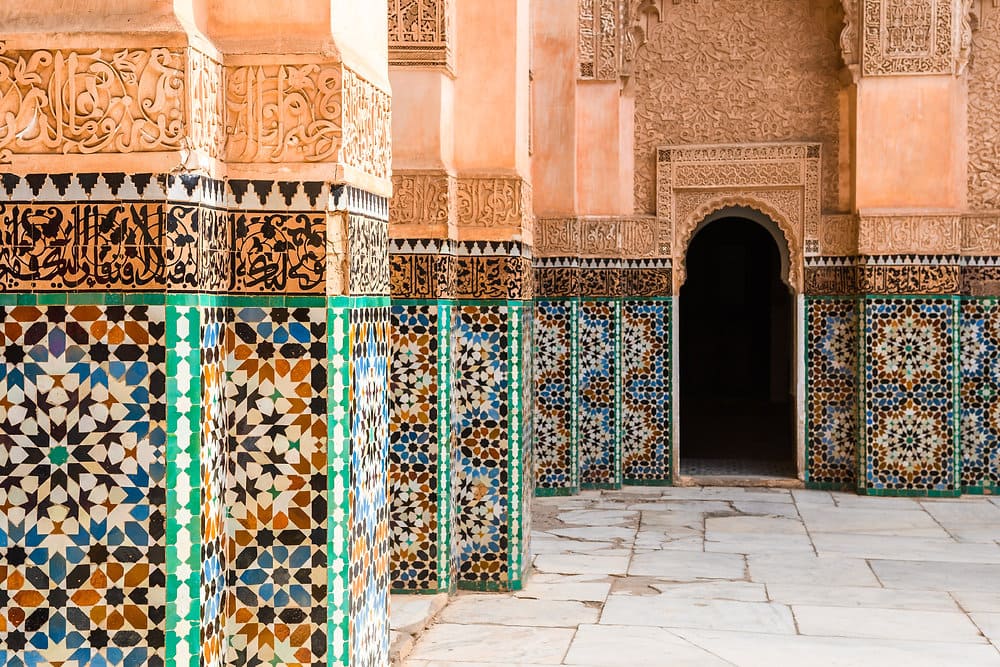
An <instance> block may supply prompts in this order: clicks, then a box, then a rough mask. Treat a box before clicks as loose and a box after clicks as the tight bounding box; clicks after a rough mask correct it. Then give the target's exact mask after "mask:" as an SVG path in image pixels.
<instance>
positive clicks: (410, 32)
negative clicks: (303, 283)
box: [388, 0, 458, 594]
mask: <svg viewBox="0 0 1000 667" xmlns="http://www.w3.org/2000/svg"><path fill="white" fill-rule="evenodd" d="M408 7H411V5H409V4H407V3H404V2H392V3H390V6H389V31H388V34H389V64H390V78H391V80H392V83H393V88H394V90H396V91H397V94H396V96H395V97H394V99H393V104H394V108H395V113H394V114H393V142H394V152H393V199H392V204H391V210H392V214H391V221H390V228H389V235H390V261H391V272H392V275H391V293H392V314H391V317H392V340H391V348H390V356H391V364H390V365H391V377H390V394H391V406H390V446H389V483H390V526H391V530H392V535H393V544H392V551H391V554H390V558H391V563H390V566H391V586H392V590H393V591H394V592H399V593H415V594H434V593H441V592H451V591H453V590H454V589H455V584H456V576H455V574H456V568H457V553H458V552H457V547H456V543H455V540H456V536H457V532H456V530H455V529H456V519H457V517H456V506H455V493H456V486H455V484H454V476H455V456H456V452H455V449H454V428H453V423H452V416H453V410H452V402H453V400H454V396H453V388H454V383H455V378H454V361H453V349H452V348H453V338H452V326H453V318H454V312H455V308H454V285H453V283H454V270H455V266H454V262H455V256H454V253H455V241H454V239H455V223H456V216H457V207H458V200H457V194H458V191H457V190H458V186H457V182H456V179H455V168H454V155H453V153H454V136H453V131H454V130H453V123H454V111H455V109H454V106H455V104H454V77H455V28H456V26H455V15H454V11H455V3H454V2H452V1H451V0H447V1H445V0H442V1H440V2H435V3H429V4H428V6H427V11H428V12H430V14H429V15H428V19H429V20H427V21H420V22H413V21H412V20H411V19H410V18H408V16H409V15H408V14H406V10H407V8H408Z"/></svg>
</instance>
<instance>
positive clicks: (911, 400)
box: [864, 297, 960, 493]
mask: <svg viewBox="0 0 1000 667" xmlns="http://www.w3.org/2000/svg"><path fill="white" fill-rule="evenodd" d="M957 311H958V309H957V302H956V301H955V300H954V299H953V298H950V297H927V298H923V297H920V298H898V297H897V298H883V297H868V298H866V300H865V344H864V353H865V386H864V393H865V404H864V410H865V428H864V438H865V440H864V441H865V443H866V448H865V453H864V465H865V488H866V490H868V491H869V492H872V491H874V492H902V493H913V492H925V493H926V492H936V493H948V492H957V490H958V488H959V484H960V480H959V479H958V474H957V468H958V461H957V458H958V456H957V433H956V428H955V427H956V409H955V408H956V406H955V403H956V400H955V399H956V393H957V391H956V390H957V385H956V382H957V369H956V367H955V364H954V363H953V360H954V359H955V356H956V354H955V353H956V352H957V339H956V337H957V336H958V332H957V331H956V328H957V327H956V324H957V316H958V313H957Z"/></svg>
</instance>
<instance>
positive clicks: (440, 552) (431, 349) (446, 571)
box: [389, 300, 455, 593]
mask: <svg viewBox="0 0 1000 667" xmlns="http://www.w3.org/2000/svg"><path fill="white" fill-rule="evenodd" d="M452 312H453V306H452V305H451V303H450V302H449V301H446V300H439V301H394V302H393V306H392V346H391V350H390V357H391V362H390V369H391V379H390V393H391V395H392V398H391V404H392V408H391V413H390V436H389V437H390V445H389V483H390V498H391V503H392V504H391V526H392V547H391V548H392V551H391V558H392V563H391V569H392V589H393V590H394V591H400V592H420V593H438V592H442V591H449V590H451V588H452V587H453V586H454V583H455V582H454V573H455V559H454V551H453V549H452V533H453V524H454V521H455V514H454V504H453V502H452V485H451V479H452V458H453V454H454V452H453V447H452V428H451V426H452V425H451V384H452V381H453V378H452V364H451V319H452Z"/></svg>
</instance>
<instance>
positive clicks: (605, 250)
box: [534, 216, 670, 259]
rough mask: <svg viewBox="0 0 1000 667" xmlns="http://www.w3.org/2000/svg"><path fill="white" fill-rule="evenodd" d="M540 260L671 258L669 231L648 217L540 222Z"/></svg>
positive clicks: (537, 247) (537, 244) (537, 249)
mask: <svg viewBox="0 0 1000 667" xmlns="http://www.w3.org/2000/svg"><path fill="white" fill-rule="evenodd" d="M535 229H536V231H535V248H534V250H535V254H536V255H537V256H539V257H584V258H627V259H644V258H656V257H665V256H666V257H669V256H670V239H669V234H670V229H669V228H664V227H663V225H662V224H660V221H658V220H657V219H656V218H654V217H652V216H648V217H632V216H627V217H581V218H540V219H538V220H537V221H536V227H535Z"/></svg>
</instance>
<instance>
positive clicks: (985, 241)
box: [962, 211, 1000, 257]
mask: <svg viewBox="0 0 1000 667" xmlns="http://www.w3.org/2000/svg"><path fill="white" fill-rule="evenodd" d="M962 254H963V255H965V256H969V257H972V256H986V255H990V256H998V255H1000V211H992V212H986V213H970V214H968V215H965V216H963V217H962Z"/></svg>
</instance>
